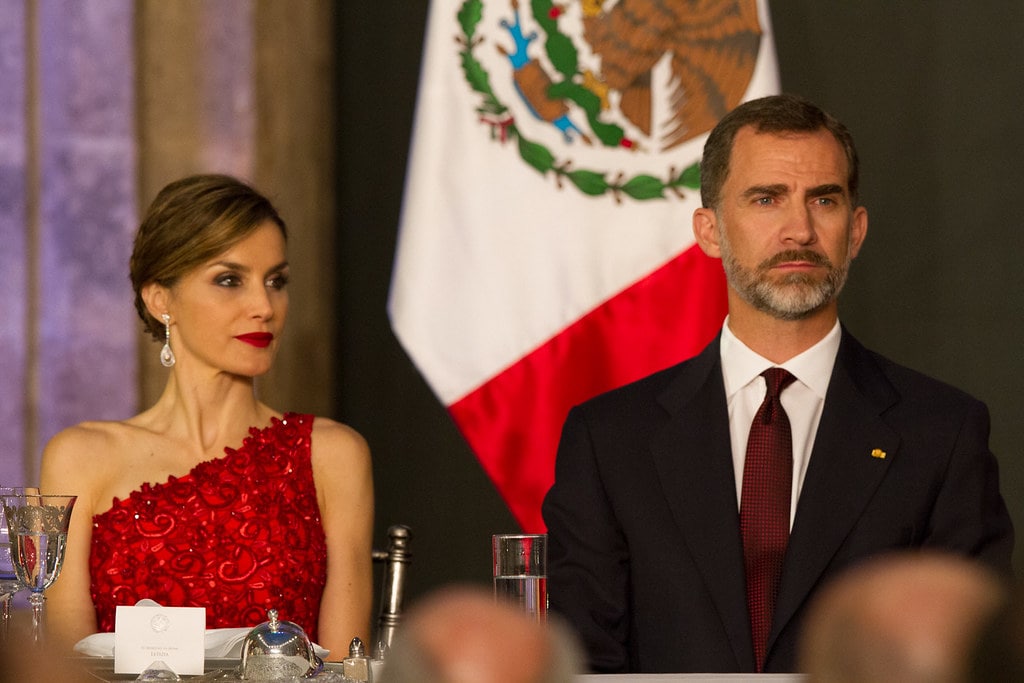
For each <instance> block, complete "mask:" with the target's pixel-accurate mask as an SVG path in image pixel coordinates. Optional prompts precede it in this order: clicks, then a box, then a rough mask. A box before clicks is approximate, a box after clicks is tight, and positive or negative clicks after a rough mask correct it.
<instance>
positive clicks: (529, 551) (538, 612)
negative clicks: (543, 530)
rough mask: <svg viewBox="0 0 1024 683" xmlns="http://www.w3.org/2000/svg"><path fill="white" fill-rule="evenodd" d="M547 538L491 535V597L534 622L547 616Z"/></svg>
mask: <svg viewBox="0 0 1024 683" xmlns="http://www.w3.org/2000/svg"><path fill="white" fill-rule="evenodd" d="M547 541H548V537H547V534H494V536H493V537H492V538H491V544H492V553H493V559H494V597H495V599H497V600H501V601H505V602H509V603H511V604H513V605H516V606H518V607H519V608H520V609H522V610H523V611H524V612H526V613H527V614H529V615H530V616H532V617H533V618H535V619H537V621H546V620H547V614H548V571H547V566H548V543H547Z"/></svg>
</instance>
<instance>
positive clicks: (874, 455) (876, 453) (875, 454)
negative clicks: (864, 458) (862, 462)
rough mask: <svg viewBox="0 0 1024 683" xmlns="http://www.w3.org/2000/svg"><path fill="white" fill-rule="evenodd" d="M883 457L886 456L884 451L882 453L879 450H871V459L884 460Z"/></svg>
mask: <svg viewBox="0 0 1024 683" xmlns="http://www.w3.org/2000/svg"><path fill="white" fill-rule="evenodd" d="M885 455H886V454H885V451H883V450H882V449H881V448H873V449H871V457H872V458H878V459H879V460H885Z"/></svg>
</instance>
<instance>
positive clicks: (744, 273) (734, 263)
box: [719, 224, 851, 320]
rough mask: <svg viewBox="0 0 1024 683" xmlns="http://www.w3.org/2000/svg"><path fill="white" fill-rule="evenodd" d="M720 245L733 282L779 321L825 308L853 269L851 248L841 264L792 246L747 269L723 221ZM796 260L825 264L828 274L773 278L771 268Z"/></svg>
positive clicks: (744, 295)
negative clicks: (776, 279) (732, 243)
mask: <svg viewBox="0 0 1024 683" xmlns="http://www.w3.org/2000/svg"><path fill="white" fill-rule="evenodd" d="M719 247H720V248H721V251H722V266H723V268H724V269H725V278H726V280H728V282H729V285H730V286H731V287H732V288H733V289H734V290H736V293H737V294H739V295H740V297H741V298H742V299H743V300H744V301H746V302H747V303H749V304H750V305H751V306H753V307H754V308H756V309H757V310H759V311H763V312H765V313H768V314H769V315H771V316H772V317H774V318H778V319H779V320H800V319H802V318H806V317H808V316H810V315H811V314H812V313H814V312H815V311H817V310H819V309H821V308H822V307H823V306H825V305H826V304H828V303H829V302H830V301H832V300H834V299H835V298H836V297H838V296H839V292H841V291H842V289H843V285H844V284H846V276H847V275H848V274H849V272H850V261H851V259H850V257H849V253H850V252H849V249H847V252H846V254H847V255H846V257H845V258H844V260H843V262H842V263H841V264H840V265H839V266H838V267H837V266H835V265H833V264H832V261H831V260H830V259H829V258H828V257H827V256H825V255H824V254H819V253H818V252H816V251H811V250H808V249H789V250H786V251H783V252H781V253H778V254H776V255H775V256H772V257H771V258H768V259H765V260H764V261H762V262H761V263H760V264H758V265H757V267H755V268H753V269H750V268H746V267H745V266H743V265H742V264H741V263H740V262H739V261H738V260H737V259H736V255H735V254H734V253H733V250H732V245H731V244H730V243H729V239H728V238H727V237H726V235H725V226H721V224H720V229H719ZM793 261H805V262H807V263H811V264H814V265H817V266H821V267H823V268H825V270H826V273H825V277H824V278H823V279H821V280H818V279H817V278H815V277H814V276H813V275H812V274H810V273H802V272H801V273H790V274H788V275H784V276H783V277H782V279H781V281H778V282H773V281H772V280H771V279H769V277H768V272H769V270H770V269H771V268H773V267H774V266H776V265H778V264H780V263H791V262H793Z"/></svg>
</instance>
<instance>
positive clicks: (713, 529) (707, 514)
mask: <svg viewBox="0 0 1024 683" xmlns="http://www.w3.org/2000/svg"><path fill="white" fill-rule="evenodd" d="M659 400H660V402H661V404H662V405H663V406H664V407H665V409H666V410H667V411H668V412H669V414H670V416H671V417H670V419H669V421H668V423H667V424H666V425H665V427H664V428H663V429H662V430H661V431H660V432H658V433H657V434H656V435H655V436H654V438H653V439H652V441H651V451H652V454H653V457H654V463H655V466H656V468H657V470H658V474H659V476H660V478H661V482H662V487H663V490H664V495H665V497H666V498H667V500H668V505H669V507H670V509H671V510H672V514H673V515H674V517H675V519H676V523H677V525H678V527H679V531H680V534H681V535H682V537H683V540H684V542H685V544H686V547H687V549H688V550H689V551H690V555H691V556H692V557H693V560H694V562H695V564H696V565H697V567H698V568H699V571H700V572H701V574H702V576H703V577H704V584H705V586H706V587H707V589H708V591H709V592H710V593H711V596H712V599H713V600H714V602H715V605H716V606H717V608H718V612H719V614H720V616H721V618H722V623H723V626H724V627H725V630H726V633H727V634H728V637H729V640H730V642H731V644H732V647H733V651H734V652H735V653H736V660H737V663H738V664H739V665H740V666H741V667H745V668H750V667H753V665H754V654H753V649H752V645H751V642H750V622H749V618H748V616H747V604H746V588H745V578H744V572H743V548H742V542H741V539H740V533H739V513H738V511H737V506H736V483H735V477H734V474H733V466H732V450H731V446H730V439H729V421H728V413H727V410H726V398H725V386H724V382H723V380H722V369H721V360H720V355H719V345H718V342H717V341H715V342H713V343H712V344H710V345H709V346H708V347H707V348H706V349H705V350H704V351H703V352H702V353H701V355H700V356H698V357H696V358H695V359H693V360H692V361H690V362H689V363H687V364H686V365H685V366H684V368H683V370H682V372H681V373H680V375H679V376H678V377H677V378H676V379H675V381H674V382H673V383H672V384H671V385H670V386H669V388H668V389H667V390H666V391H665V392H664V393H663V394H662V395H661V396H660V397H659Z"/></svg>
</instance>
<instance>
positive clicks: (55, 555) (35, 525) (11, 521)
mask: <svg viewBox="0 0 1024 683" xmlns="http://www.w3.org/2000/svg"><path fill="white" fill-rule="evenodd" d="M75 500H76V496H52V495H40V494H30V493H26V494H23V495H20V496H5V497H4V498H3V502H4V515H5V516H6V517H7V525H8V530H9V533H10V539H11V560H12V561H13V564H14V571H15V573H17V575H18V580H19V581H20V582H21V585H22V586H24V587H25V588H28V589H29V590H30V591H31V594H30V595H29V598H28V601H29V604H30V605H31V606H32V640H33V642H35V643H40V642H41V641H42V619H43V602H44V601H45V600H46V597H45V596H44V595H43V592H44V591H45V590H46V589H47V588H49V587H50V586H52V585H53V582H54V581H56V580H57V577H58V576H60V570H61V567H62V566H63V564H64V548H65V546H66V545H67V539H68V523H69V522H70V521H71V509H72V508H73V507H74V505H75Z"/></svg>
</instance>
